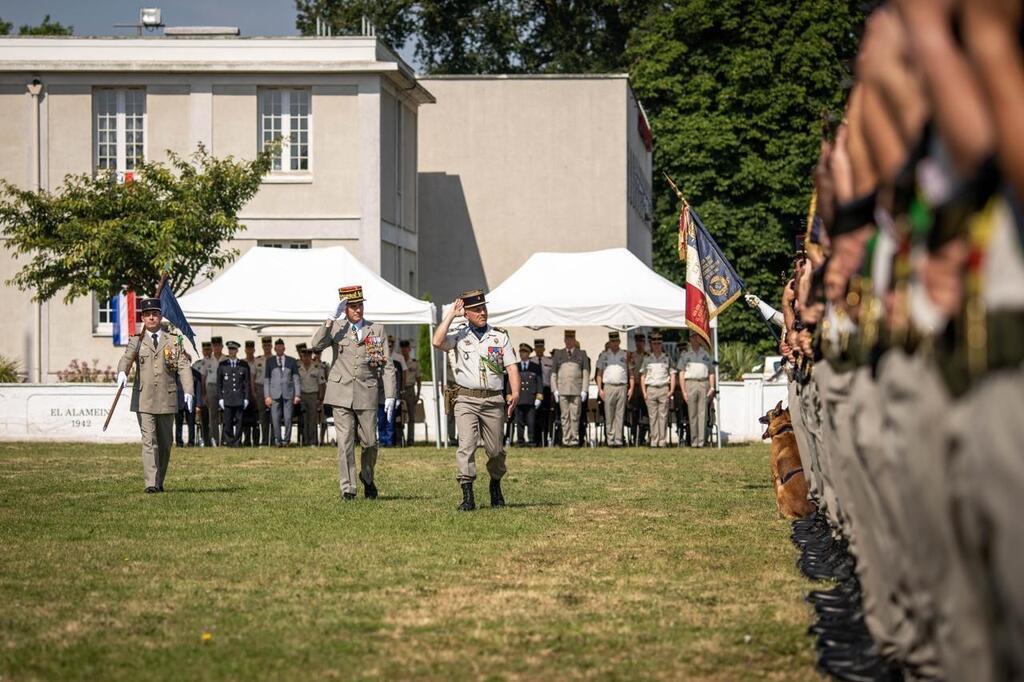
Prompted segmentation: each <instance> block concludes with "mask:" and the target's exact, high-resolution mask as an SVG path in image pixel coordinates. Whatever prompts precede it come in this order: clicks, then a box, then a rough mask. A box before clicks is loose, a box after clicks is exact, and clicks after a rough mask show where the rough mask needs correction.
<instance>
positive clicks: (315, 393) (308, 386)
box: [299, 362, 327, 445]
mask: <svg viewBox="0 0 1024 682" xmlns="http://www.w3.org/2000/svg"><path fill="white" fill-rule="evenodd" d="M326 383H327V379H326V377H325V376H324V369H323V366H322V365H321V364H320V363H319V362H311V363H309V367H306V365H305V364H303V363H301V362H300V363H299V387H300V389H301V396H302V398H301V399H302V414H303V421H302V442H303V443H305V444H306V445H316V444H317V430H318V428H317V427H319V426H320V420H319V418H318V415H319V413H320V387H321V386H323V385H324V384H326Z"/></svg>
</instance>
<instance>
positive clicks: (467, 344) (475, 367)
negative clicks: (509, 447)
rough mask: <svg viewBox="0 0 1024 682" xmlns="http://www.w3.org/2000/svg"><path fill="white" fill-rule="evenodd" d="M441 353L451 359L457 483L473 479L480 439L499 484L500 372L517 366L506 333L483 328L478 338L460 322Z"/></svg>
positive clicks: (501, 466) (501, 469) (502, 417)
mask: <svg viewBox="0 0 1024 682" xmlns="http://www.w3.org/2000/svg"><path fill="white" fill-rule="evenodd" d="M441 350H443V351H446V352H448V354H449V357H450V358H452V359H453V373H454V375H455V383H456V384H458V386H459V396H458V398H456V400H455V424H456V429H457V431H458V435H459V449H458V451H457V452H456V455H455V464H456V470H457V473H456V478H457V479H458V481H459V483H460V484H461V483H470V482H472V481H474V480H476V448H477V444H478V443H479V442H480V441H483V444H484V452H486V453H487V472H488V473H489V474H490V477H491V478H492V479H494V480H496V481H500V480H501V478H502V477H503V476H504V475H505V471H506V468H505V448H504V445H503V443H502V441H503V433H504V429H505V416H506V415H505V399H504V397H503V396H502V387H503V385H504V380H505V372H506V370H505V368H506V367H508V366H510V365H514V364H516V358H515V354H514V353H513V352H512V342H511V341H510V340H509V336H508V332H506V331H505V330H504V329H501V328H498V327H491V326H488V327H487V330H486V331H485V332H484V334H483V336H482V337H481V338H479V339H478V338H477V337H476V334H474V333H473V331H472V330H471V328H470V326H469V324H461V325H459V326H458V327H456V328H455V329H452V330H450V331H449V332H448V334H447V336H445V339H444V344H443V345H442V346H441Z"/></svg>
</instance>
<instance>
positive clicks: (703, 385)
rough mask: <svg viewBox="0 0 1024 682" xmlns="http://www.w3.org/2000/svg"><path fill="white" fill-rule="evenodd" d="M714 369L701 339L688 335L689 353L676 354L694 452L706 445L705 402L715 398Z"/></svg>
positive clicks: (706, 406) (706, 410)
mask: <svg viewBox="0 0 1024 682" xmlns="http://www.w3.org/2000/svg"><path fill="white" fill-rule="evenodd" d="M713 365H714V361H713V360H712V359H711V356H710V355H709V354H708V350H707V344H706V343H705V342H704V339H702V338H701V337H700V336H698V335H697V334H696V333H694V332H690V349H689V350H687V351H683V352H682V353H680V354H679V360H678V361H677V363H676V368H677V369H678V370H679V385H680V388H681V391H682V394H683V400H685V401H686V408H687V411H688V413H689V417H690V445H691V446H692V447H695V448H702V447H704V446H705V445H706V444H707V434H706V433H705V432H706V428H707V421H708V400H709V399H710V398H711V397H712V396H713V395H714V394H715V373H714V371H713V369H712V367H713Z"/></svg>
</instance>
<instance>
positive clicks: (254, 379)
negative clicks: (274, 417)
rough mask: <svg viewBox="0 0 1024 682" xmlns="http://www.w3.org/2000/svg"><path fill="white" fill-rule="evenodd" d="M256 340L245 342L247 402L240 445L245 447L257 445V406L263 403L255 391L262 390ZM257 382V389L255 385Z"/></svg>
mask: <svg viewBox="0 0 1024 682" xmlns="http://www.w3.org/2000/svg"><path fill="white" fill-rule="evenodd" d="M258 359H259V358H257V357H256V342H255V341H246V342H245V364H247V365H249V404H248V405H247V406H246V408H245V409H244V410H242V445H243V446H245V447H247V448H253V447H259V444H260V420H259V406H260V405H262V404H263V400H262V399H261V398H257V393H262V392H263V374H262V372H257V371H256V367H255V364H256V361H257V360H258ZM257 384H259V390H258V391H257V389H256V385H257Z"/></svg>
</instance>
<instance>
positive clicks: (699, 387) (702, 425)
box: [683, 379, 711, 448]
mask: <svg viewBox="0 0 1024 682" xmlns="http://www.w3.org/2000/svg"><path fill="white" fill-rule="evenodd" d="M683 386H684V387H685V389H686V394H685V397H686V409H687V412H688V413H689V417H690V445H691V446H693V447H695V448H702V447H704V445H705V444H706V438H707V424H708V389H709V388H710V387H711V384H710V382H709V381H708V380H707V379H685V380H684V383H683Z"/></svg>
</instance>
